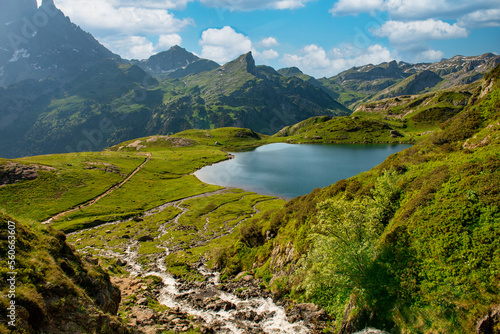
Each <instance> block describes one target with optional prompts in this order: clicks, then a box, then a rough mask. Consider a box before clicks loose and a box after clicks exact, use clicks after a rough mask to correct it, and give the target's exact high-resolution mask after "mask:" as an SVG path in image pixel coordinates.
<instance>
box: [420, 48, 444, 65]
mask: <svg viewBox="0 0 500 334" xmlns="http://www.w3.org/2000/svg"><path fill="white" fill-rule="evenodd" d="M443 57H444V53H443V51H439V50H426V51H422V52H420V53H418V54H417V55H415V58H414V60H415V61H416V62H435V61H440V60H441V59H443Z"/></svg>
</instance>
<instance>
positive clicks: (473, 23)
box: [458, 8, 500, 28]
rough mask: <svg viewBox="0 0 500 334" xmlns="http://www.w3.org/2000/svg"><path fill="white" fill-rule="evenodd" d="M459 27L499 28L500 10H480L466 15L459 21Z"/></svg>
mask: <svg viewBox="0 0 500 334" xmlns="http://www.w3.org/2000/svg"><path fill="white" fill-rule="evenodd" d="M458 25H460V26H462V27H469V28H483V27H499V26H500V8H497V9H486V10H478V11H475V12H472V13H469V14H467V15H464V16H463V17H461V18H460V19H459V20H458Z"/></svg>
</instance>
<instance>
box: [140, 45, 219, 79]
mask: <svg viewBox="0 0 500 334" xmlns="http://www.w3.org/2000/svg"><path fill="white" fill-rule="evenodd" d="M137 64H138V65H139V66H140V67H141V68H142V69H143V70H145V71H146V72H148V73H149V74H151V75H152V76H155V77H159V78H163V77H170V78H180V77H184V76H186V75H189V74H196V73H201V72H205V71H211V70H213V69H214V68H217V67H219V64H217V63H216V62H213V61H211V60H207V59H201V58H200V57H198V56H196V55H195V54H193V53H191V52H189V51H187V50H186V49H184V48H182V47H180V46H178V45H174V46H172V47H171V48H170V49H169V50H167V51H163V52H160V53H158V54H155V55H153V56H151V57H149V59H145V60H142V61H140V62H137Z"/></svg>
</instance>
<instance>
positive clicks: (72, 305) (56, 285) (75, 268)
mask: <svg viewBox="0 0 500 334" xmlns="http://www.w3.org/2000/svg"><path fill="white" fill-rule="evenodd" d="M0 230H1V231H2V232H1V234H0V240H1V241H0V253H1V256H2V260H1V269H0V270H1V274H0V276H1V278H2V280H1V283H0V290H1V291H2V296H1V297H0V312H1V317H2V322H1V323H0V332H1V333H61V334H62V333H110V334H111V333H129V330H128V329H127V327H126V326H125V325H123V324H122V322H121V319H120V318H119V317H117V316H116V314H117V311H118V306H119V304H120V300H121V296H120V290H119V289H118V288H117V287H116V286H114V285H113V284H111V282H110V280H109V275H108V274H107V273H106V272H104V271H103V270H102V268H100V267H99V266H97V265H96V264H97V259H95V258H92V257H89V256H87V257H83V258H82V257H80V256H79V255H77V254H76V253H75V249H74V248H73V246H70V245H69V244H68V243H67V242H66V236H65V235H64V233H62V232H60V231H56V230H54V229H52V228H47V227H41V226H32V227H27V226H26V225H25V224H22V223H20V222H19V221H17V220H15V219H13V218H10V217H8V216H6V215H4V214H0ZM10 230H12V231H15V234H14V235H15V264H14V265H13V267H9V266H8V265H7V260H8V259H9V256H8V251H9V250H10V249H11V248H9V245H12V243H10V241H11V239H9V238H8V237H9V236H12V234H10V233H8V231H10ZM9 254H10V253H9ZM9 268H10V269H9ZM12 271H14V272H16V273H17V274H16V275H15V281H16V283H15V284H16V288H15V293H13V294H14V295H15V298H14V299H10V298H9V297H8V296H9V295H11V294H12V289H11V286H10V285H9V281H8V280H7V279H9V278H11V277H12V274H9V272H12ZM12 300H14V301H15V305H16V310H15V315H16V319H15V320H14V323H15V327H14V326H10V325H8V324H7V321H6V320H8V321H10V320H13V319H7V318H6V315H7V314H10V312H9V311H8V307H9V306H10V303H11V301H12Z"/></svg>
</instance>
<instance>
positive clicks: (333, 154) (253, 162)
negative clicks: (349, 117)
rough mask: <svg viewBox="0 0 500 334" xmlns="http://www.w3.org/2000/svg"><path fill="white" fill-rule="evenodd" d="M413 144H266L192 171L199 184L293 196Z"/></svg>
mask: <svg viewBox="0 0 500 334" xmlns="http://www.w3.org/2000/svg"><path fill="white" fill-rule="evenodd" d="M410 146H411V145H384V144H376V145H375V144H373V145H337V144H336V145H330V144H315V145H291V144H281V143H280V144H270V145H265V146H261V147H258V148H256V149H255V150H253V151H250V152H236V153H232V154H233V155H234V156H235V158H234V159H232V160H227V161H223V162H221V163H218V164H215V165H212V166H207V167H204V168H202V169H200V170H199V171H197V172H196V173H195V175H196V176H197V177H198V178H199V179H200V180H201V181H203V182H205V183H209V184H216V185H220V186H224V187H236V188H242V189H245V190H248V191H254V192H256V193H259V194H264V195H273V196H279V197H283V198H287V199H290V198H293V197H297V196H300V195H306V194H308V193H310V192H311V191H312V190H314V189H315V188H318V187H326V186H328V185H331V184H333V183H335V182H337V181H338V180H342V179H346V178H349V177H351V176H354V175H356V174H359V173H361V172H363V171H367V170H369V169H371V168H373V167H375V166H376V165H378V164H380V163H382V162H383V161H384V160H385V159H386V158H387V157H388V156H389V155H391V154H394V153H396V152H399V151H402V150H404V149H406V148H408V147H410Z"/></svg>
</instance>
